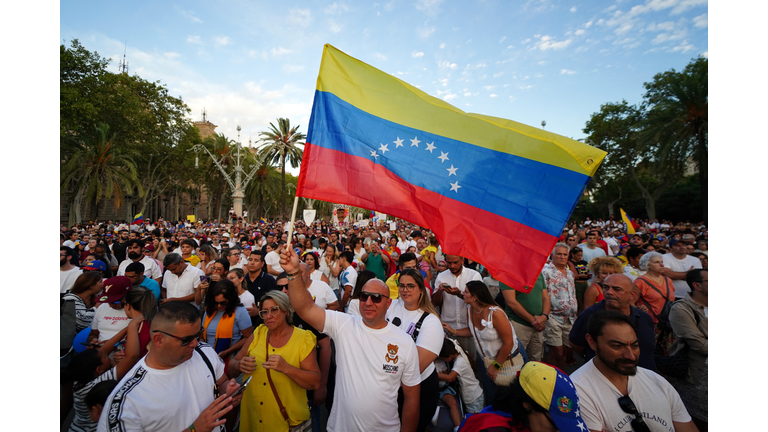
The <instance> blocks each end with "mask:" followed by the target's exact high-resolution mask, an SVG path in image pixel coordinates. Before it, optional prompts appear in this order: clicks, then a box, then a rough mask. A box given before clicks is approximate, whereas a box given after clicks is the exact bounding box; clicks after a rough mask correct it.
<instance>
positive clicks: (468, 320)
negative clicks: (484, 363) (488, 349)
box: [467, 305, 485, 358]
mask: <svg viewBox="0 0 768 432" xmlns="http://www.w3.org/2000/svg"><path fill="white" fill-rule="evenodd" d="M471 308H472V306H470V305H467V324H469V326H470V327H472V333H473V334H474V335H475V340H476V341H477V346H478V347H480V354H481V355H482V356H483V358H485V353H484V352H483V346H482V345H481V344H480V339H478V338H477V329H475V324H474V323H473V322H472V319H471V318H470V317H469V309H471Z"/></svg>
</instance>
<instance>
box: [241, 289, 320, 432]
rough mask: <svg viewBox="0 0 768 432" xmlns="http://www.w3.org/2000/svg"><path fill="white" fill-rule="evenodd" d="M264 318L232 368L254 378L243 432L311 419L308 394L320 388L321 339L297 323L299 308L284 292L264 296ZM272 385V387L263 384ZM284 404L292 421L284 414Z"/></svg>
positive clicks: (283, 427) (244, 404) (246, 398)
mask: <svg viewBox="0 0 768 432" xmlns="http://www.w3.org/2000/svg"><path fill="white" fill-rule="evenodd" d="M259 316H260V317H261V318H262V319H263V320H264V324H262V325H260V326H259V327H258V328H257V329H256V330H255V331H254V332H253V334H252V335H251V336H250V337H249V338H248V340H247V341H246V342H245V345H244V346H243V347H242V348H241V349H240V352H239V353H237V355H236V356H235V357H234V358H233V359H232V361H230V363H229V366H228V369H227V371H228V373H229V375H230V376H236V375H237V374H239V373H240V372H242V373H243V374H245V375H244V376H243V379H244V380H245V379H247V378H248V377H249V376H253V378H254V379H253V380H252V382H253V384H252V385H249V386H248V387H247V388H246V390H245V393H244V395H243V400H242V403H241V404H240V406H241V409H240V430H243V431H257V432H260V431H269V432H272V431H288V430H289V429H293V428H296V426H299V425H301V424H302V423H304V422H306V421H307V420H309V405H308V404H307V390H316V389H317V388H318V387H320V368H319V366H318V364H317V353H316V351H315V345H316V344H317V339H316V338H315V335H313V334H312V332H310V331H307V330H302V329H299V328H296V327H294V326H293V325H292V323H293V308H292V307H291V303H290V301H289V300H288V296H287V295H286V294H285V293H283V292H281V291H277V290H273V291H269V292H267V293H266V294H264V296H263V297H262V298H261V309H260V310H259ZM267 382H269V385H262V384H266V383H267ZM259 383H262V384H259ZM278 397H279V400H280V403H278ZM281 405H282V407H284V408H285V415H286V416H287V419H286V418H285V417H283V414H281ZM289 425H290V426H289ZM301 430H304V429H301Z"/></svg>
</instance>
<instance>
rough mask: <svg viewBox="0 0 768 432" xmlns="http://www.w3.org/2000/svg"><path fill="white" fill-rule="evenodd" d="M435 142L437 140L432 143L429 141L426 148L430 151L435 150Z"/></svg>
mask: <svg viewBox="0 0 768 432" xmlns="http://www.w3.org/2000/svg"><path fill="white" fill-rule="evenodd" d="M434 144H435V142H434V141H432V142H431V143H428V144H427V148H426V149H425V150H429V152H430V153H432V150H434V149H436V148H437V147H435V145H434Z"/></svg>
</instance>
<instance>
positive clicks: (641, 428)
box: [619, 395, 651, 432]
mask: <svg viewBox="0 0 768 432" xmlns="http://www.w3.org/2000/svg"><path fill="white" fill-rule="evenodd" d="M619 407H621V410H622V411H624V412H625V413H627V414H631V415H633V416H635V418H634V419H632V421H631V422H630V424H631V425H632V429H633V430H634V431H635V432H651V429H650V428H649V427H648V425H647V424H645V421H643V416H642V415H641V414H640V413H639V412H638V411H637V407H636V406H635V403H634V402H633V401H632V399H630V398H629V395H627V396H622V397H620V398H619Z"/></svg>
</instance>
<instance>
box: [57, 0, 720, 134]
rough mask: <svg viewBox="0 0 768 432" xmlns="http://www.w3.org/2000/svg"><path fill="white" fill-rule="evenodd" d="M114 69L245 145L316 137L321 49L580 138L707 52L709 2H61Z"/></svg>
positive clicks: (67, 33) (467, 104)
mask: <svg viewBox="0 0 768 432" xmlns="http://www.w3.org/2000/svg"><path fill="white" fill-rule="evenodd" d="M60 38H61V40H60V41H59V42H60V43H65V44H67V45H68V44H69V41H70V40H71V39H74V38H78V39H79V40H80V42H81V43H82V44H83V45H84V46H85V47H86V48H87V49H89V50H91V51H98V53H99V54H100V55H102V56H104V57H107V58H111V59H112V63H111V66H110V69H111V70H113V71H117V68H118V63H119V61H120V60H121V59H122V56H123V50H124V43H125V42H126V40H127V60H128V63H129V69H130V70H129V73H131V74H134V73H135V74H138V75H140V76H141V77H143V78H145V79H148V80H160V81H161V82H162V83H163V84H165V85H166V86H167V87H168V88H169V90H170V92H171V94H173V95H175V96H181V97H182V98H183V99H184V101H185V102H186V103H187V104H188V105H189V107H190V108H191V109H192V118H193V119H195V120H198V119H200V117H201V113H202V110H203V107H205V108H206V110H207V112H208V118H209V119H210V120H211V121H212V122H213V123H215V124H217V125H219V127H218V128H217V131H218V132H222V133H224V134H226V135H227V136H229V137H230V138H236V136H237V132H236V126H237V125H240V126H242V132H241V141H242V142H243V144H246V145H247V142H248V138H249V136H251V137H252V138H253V139H254V141H255V140H256V139H257V137H258V134H259V132H260V131H263V130H265V129H266V128H267V127H268V125H269V122H270V121H272V122H274V121H275V119H276V118H277V117H288V118H289V119H290V120H291V122H292V124H300V125H301V127H302V128H301V130H302V131H303V132H306V127H307V125H308V123H309V115H310V110H311V105H312V98H313V92H314V89H315V83H316V79H317V74H318V69H319V66H320V58H321V55H322V50H323V45H324V44H325V43H330V44H332V45H334V46H335V47H337V48H339V49H340V50H342V51H344V52H346V53H347V54H349V55H351V56H353V57H355V58H358V59H360V60H362V61H364V62H366V63H369V64H371V65H373V66H375V67H377V68H379V69H381V70H383V71H385V72H387V73H390V74H393V75H395V76H397V77H399V78H400V79H402V80H404V81H406V82H408V83H410V84H412V85H414V86H416V87H419V88H420V89H422V90H424V91H425V92H427V93H429V94H431V95H433V96H437V97H440V98H442V99H444V100H446V101H448V102H450V103H451V104H453V105H455V106H457V107H458V108H460V109H462V110H464V111H467V112H476V113H482V114H487V115H492V116H496V117H502V118H508V119H512V120H515V121H518V122H522V123H525V124H529V125H533V126H539V127H540V124H541V121H542V120H546V122H547V126H546V129H547V130H549V131H552V132H555V133H558V134H561V135H565V136H568V137H572V138H575V139H579V138H583V137H584V134H583V132H582V128H583V127H584V124H585V122H586V121H587V120H588V119H589V116H590V115H591V114H592V113H594V112H596V111H598V110H599V108H600V104H602V103H606V102H614V101H620V100H621V99H626V100H627V101H629V102H630V103H636V102H639V101H640V100H641V98H642V94H643V87H642V84H643V82H646V81H650V80H651V79H652V78H653V75H654V74H656V73H658V72H663V71H666V70H669V69H672V68H674V69H677V70H680V69H682V68H684V67H685V65H686V64H687V63H689V62H690V61H691V59H693V58H696V57H698V56H700V55H703V56H708V5H707V1H706V0H649V1H632V0H620V1H615V2H608V1H607V2H580V1H552V0H529V1H513V2H509V1H506V2H505V1H493V0H491V1H477V2H470V1H448V0H419V1H412V0H411V1H398V0H393V1H390V2H385V1H380V2H351V1H347V2H342V1H325V2H294V1H281V2H238V1H227V2H211V1H208V2H200V1H185V2H180V1H163V2H148V1H135V2H93V1H91V2H82V1H78V2H75V1H63V2H61V3H60Z"/></svg>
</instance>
